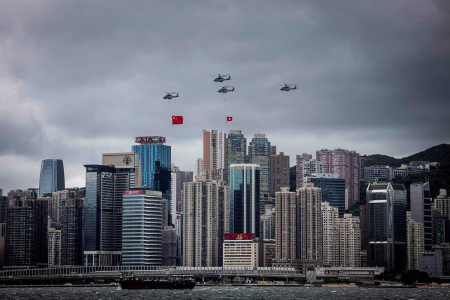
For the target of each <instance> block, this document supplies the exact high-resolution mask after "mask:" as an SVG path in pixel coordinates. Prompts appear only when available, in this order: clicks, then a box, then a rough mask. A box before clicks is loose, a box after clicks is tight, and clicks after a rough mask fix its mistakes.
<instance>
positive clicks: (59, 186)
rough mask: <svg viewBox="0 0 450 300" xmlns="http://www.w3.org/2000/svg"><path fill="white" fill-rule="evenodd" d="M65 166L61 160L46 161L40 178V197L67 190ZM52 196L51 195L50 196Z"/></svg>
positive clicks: (43, 163) (42, 165)
mask: <svg viewBox="0 0 450 300" xmlns="http://www.w3.org/2000/svg"><path fill="white" fill-rule="evenodd" d="M65 186H66V184H65V179H64V165H63V161H62V160H61V159H44V160H43V161H42V163H41V174H40V177H39V196H40V197H43V196H45V195H48V194H51V193H53V192H56V191H62V190H64V189H65ZM50 196H51V195H50Z"/></svg>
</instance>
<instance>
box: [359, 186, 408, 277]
mask: <svg viewBox="0 0 450 300" xmlns="http://www.w3.org/2000/svg"><path fill="white" fill-rule="evenodd" d="M366 193H367V196H366V199H367V213H366V217H367V218H366V222H367V226H366V231H367V237H366V238H367V240H368V253H367V262H368V264H369V265H371V266H381V267H385V269H386V270H396V271H399V272H401V271H404V270H405V268H406V254H407V252H406V234H407V230H406V189H405V187H404V186H403V185H402V184H395V183H390V182H388V183H370V184H369V186H368V187H367V191H366Z"/></svg>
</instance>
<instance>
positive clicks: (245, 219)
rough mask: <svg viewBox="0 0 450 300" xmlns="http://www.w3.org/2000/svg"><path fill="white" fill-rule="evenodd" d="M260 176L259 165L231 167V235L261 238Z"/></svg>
mask: <svg viewBox="0 0 450 300" xmlns="http://www.w3.org/2000/svg"><path fill="white" fill-rule="evenodd" d="M259 176H260V168H259V165H257V164H231V165H230V233H254V234H255V236H256V237H259V225H260V224H259V200H260V183H259Z"/></svg>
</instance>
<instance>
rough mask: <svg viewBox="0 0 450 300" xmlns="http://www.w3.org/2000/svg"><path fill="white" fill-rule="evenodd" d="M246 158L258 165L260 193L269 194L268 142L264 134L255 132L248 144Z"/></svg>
mask: <svg viewBox="0 0 450 300" xmlns="http://www.w3.org/2000/svg"><path fill="white" fill-rule="evenodd" d="M248 159H249V163H251V164H258V165H259V166H260V185H261V191H260V192H261V194H270V142H269V140H268V139H267V138H266V135H265V134H255V136H254V138H253V139H252V141H251V142H250V143H249V145H248Z"/></svg>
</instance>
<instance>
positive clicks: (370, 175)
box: [364, 166, 394, 182]
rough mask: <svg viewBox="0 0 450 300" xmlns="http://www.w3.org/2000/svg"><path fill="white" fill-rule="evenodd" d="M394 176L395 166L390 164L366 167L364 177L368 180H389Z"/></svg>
mask: <svg viewBox="0 0 450 300" xmlns="http://www.w3.org/2000/svg"><path fill="white" fill-rule="evenodd" d="M392 178H394V175H393V168H392V167H389V166H370V167H364V179H365V180H366V181H367V182H375V181H386V180H387V181H389V180H392Z"/></svg>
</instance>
